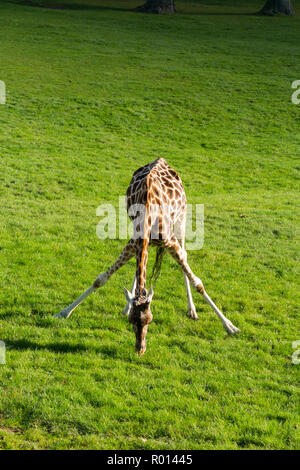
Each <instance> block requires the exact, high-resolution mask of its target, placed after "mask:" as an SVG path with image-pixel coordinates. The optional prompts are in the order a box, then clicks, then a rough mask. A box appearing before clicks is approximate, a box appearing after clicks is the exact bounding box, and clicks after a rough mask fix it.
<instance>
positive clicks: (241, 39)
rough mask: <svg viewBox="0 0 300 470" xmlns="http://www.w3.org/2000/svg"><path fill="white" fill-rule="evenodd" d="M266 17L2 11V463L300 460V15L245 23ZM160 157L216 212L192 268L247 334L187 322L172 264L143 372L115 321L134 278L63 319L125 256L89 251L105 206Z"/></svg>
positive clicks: (211, 6)
mask: <svg viewBox="0 0 300 470" xmlns="http://www.w3.org/2000/svg"><path fill="white" fill-rule="evenodd" d="M263 1H264V0H262V1H261V2H252V1H251V2H250V0H249V1H248V2H247V1H242V0H241V1H240V2H239V5H237V3H238V2H227V7H226V8H225V7H224V2H221V0H220V2H218V1H214V2H213V1H209V0H207V1H206V2H202V1H198V2H196V1H194V2H193V3H186V2H178V11H179V14H177V15H175V16H155V15H147V14H146V15H145V14H138V13H135V12H134V11H130V10H128V9H127V8H128V7H130V8H132V7H134V6H136V5H138V4H139V3H141V2H138V1H136V2H134V1H132V2H125V1H123V2H121V1H119V2H112V1H111V2H108V1H104V0H103V1H96V0H89V1H87V2H84V1H83V0H81V1H79V0H72V1H69V2H68V1H64V2H62V1H61V2H58V1H57V0H51V1H50V0H49V2H46V1H44V2H43V1H41V0H40V1H39V2H32V3H39V4H43V3H44V4H47V3H48V4H51V5H52V6H53V5H55V4H59V3H60V4H61V3H63V4H64V5H67V4H68V3H69V4H73V6H72V8H71V9H68V8H66V9H59V10H57V9H53V8H51V9H48V8H35V7H30V6H25V5H24V4H22V2H14V3H13V2H7V1H2V2H1V4H0V25H1V28H0V40H1V48H0V80H3V81H4V82H5V83H6V87H7V104H6V105H0V140H1V172H0V180H1V184H0V201H1V212H0V263H1V290H0V340H2V341H4V342H5V344H6V348H7V354H6V364H5V365H0V390H1V394H0V448H2V449H11V448H17V449H24V448H25V449H31V448H33V449H71V448H82V449H88V448H90V449H92V448H96V449H102V448H103V449H114V448H116V449H221V448H226V449H238V448H246V449H249V448H259V449H262V448H269V449H283V448H285V449H296V448H299V442H300V422H299V421H300V420H299V408H300V406H299V405H300V402H299V398H300V394H299V376H300V365H297V364H293V363H292V359H291V356H292V353H293V349H292V342H293V341H296V340H299V339H300V331H299V310H298V306H299V286H298V285H297V280H299V232H298V239H297V225H298V227H299V204H297V203H299V186H298V185H299V177H298V174H299V169H300V164H299V154H300V152H299V145H300V132H299V129H300V105H298V106H296V105H293V104H292V102H291V93H292V89H291V83H292V82H293V81H294V80H299V79H300V67H299V63H300V50H299V27H300V20H299V14H300V11H299V8H298V16H296V17H295V18H285V17H278V18H277V17H276V18H263V17H259V16H252V15H247V14H240V13H249V12H253V11H256V10H258V9H259V7H261V6H262V4H263ZM18 3H19V4H18ZM23 3H24V2H23ZM294 5H295V6H296V9H297V2H295V0H294ZM226 13H227V14H226ZM228 13H230V14H228ZM159 156H162V157H164V158H166V160H167V161H168V163H169V164H170V165H171V166H173V167H174V168H175V169H176V170H178V172H179V173H180V175H181V177H182V179H183V182H184V185H185V189H186V193H187V197H188V199H189V202H192V203H204V205H205V244H204V248H203V249H202V250H201V251H196V252H190V253H189V260H190V265H191V267H192V268H193V270H194V271H195V273H196V274H197V275H198V276H199V277H201V279H202V280H203V282H204V285H205V286H206V289H207V291H208V293H209V294H210V295H211V297H212V298H213V299H214V300H215V302H216V304H217V305H218V306H220V308H222V310H223V311H224V313H225V315H228V317H229V318H230V319H231V320H232V322H233V323H234V324H235V325H236V326H238V327H239V328H240V329H241V333H240V335H239V336H237V337H233V338H229V337H228V336H227V335H226V333H225V331H224V330H223V328H222V325H221V323H220V322H219V320H218V319H217V317H216V316H215V315H214V313H213V312H212V310H211V309H210V308H209V306H208V305H206V304H204V302H203V301H202V299H201V297H200V296H197V294H196V293H195V294H194V301H195V304H196V308H197V312H198V315H199V321H198V322H193V321H192V320H190V319H189V318H188V317H187V315H186V299H185V289H184V284H183V279H182V275H181V272H180V270H179V269H178V267H177V266H176V265H175V263H174V262H173V260H171V258H170V259H169V258H167V257H166V258H165V261H164V264H163V268H162V274H161V277H160V278H159V280H158V282H157V284H156V287H155V295H154V300H153V303H152V312H153V317H154V320H153V322H152V324H151V325H150V327H149V333H148V336H147V339H148V341H147V346H148V348H147V352H146V354H145V355H144V356H143V357H141V358H140V357H137V356H136V354H135V352H134V336H133V333H132V331H131V326H130V325H129V323H128V322H127V321H126V319H125V318H124V317H123V316H122V315H121V311H122V310H123V307H124V304H125V299H124V296H123V292H122V286H123V285H126V286H127V287H128V288H129V287H130V285H131V282H132V277H133V273H134V261H131V262H130V263H129V265H128V266H126V267H124V268H122V270H120V271H119V272H118V273H117V274H116V275H115V276H114V277H113V278H112V279H111V280H110V282H109V284H107V285H106V286H105V287H104V288H103V289H101V290H100V291H99V292H98V293H96V294H94V296H91V297H90V298H88V299H87V300H86V301H85V303H84V304H82V305H81V306H80V307H79V308H78V309H77V310H76V311H75V312H74V314H73V316H72V317H71V318H70V319H68V320H65V321H62V320H58V319H55V318H54V317H53V315H54V314H56V313H57V312H59V311H60V310H61V309H62V308H64V307H65V306H67V305H68V304H69V303H70V302H71V301H72V300H74V299H75V298H76V297H78V295H79V294H81V293H82V291H83V290H84V289H85V288H87V287H88V286H89V285H90V284H91V282H92V281H93V280H94V279H95V278H96V276H97V275H98V274H99V273H101V272H103V270H105V269H106V268H107V267H108V266H109V265H110V264H111V263H112V262H113V261H114V260H115V259H116V257H117V256H118V255H119V253H120V251H121V249H122V247H123V245H124V240H106V241H102V240H99V239H98V238H97V237H96V226H97V223H98V222H99V217H96V208H97V207H98V206H99V205H100V204H102V203H104V202H112V203H114V204H115V205H116V206H117V204H118V198H119V195H123V194H125V191H126V188H127V185H128V183H129V181H130V178H131V175H132V173H133V171H134V170H135V169H136V168H137V167H139V166H141V165H143V164H145V163H148V162H149V161H152V160H154V159H156V158H157V157H159ZM152 262H153V253H152V254H151V257H150V265H149V267H151V264H152Z"/></svg>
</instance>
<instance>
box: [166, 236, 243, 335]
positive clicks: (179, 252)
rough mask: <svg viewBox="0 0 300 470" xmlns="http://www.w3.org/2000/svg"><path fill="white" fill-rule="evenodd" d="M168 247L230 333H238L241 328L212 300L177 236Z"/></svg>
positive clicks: (168, 243)
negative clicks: (191, 266)
mask: <svg viewBox="0 0 300 470" xmlns="http://www.w3.org/2000/svg"><path fill="white" fill-rule="evenodd" d="M166 248H167V249H168V251H169V252H170V253H171V255H172V256H173V258H174V259H175V260H176V261H177V263H178V264H179V266H180V267H181V269H182V271H183V272H184V273H185V274H186V275H187V277H188V278H189V280H190V281H191V284H192V286H193V287H194V288H195V289H196V290H197V292H199V293H200V294H201V295H202V297H203V298H204V300H205V301H206V302H207V303H208V305H210V306H211V308H212V309H213V311H214V312H215V313H216V314H217V315H218V317H219V318H220V320H221V322H222V325H223V327H224V328H225V330H226V331H227V332H228V333H229V334H230V335H234V334H235V333H238V332H239V331H240V330H239V329H238V328H237V327H236V326H234V325H233V324H232V323H231V321H230V320H228V318H226V317H225V315H223V313H222V312H221V310H219V309H218V307H217V306H216V305H215V303H214V302H213V301H212V300H211V298H210V297H209V295H208V294H207V293H206V291H205V289H204V286H203V283H202V281H201V279H199V277H197V276H195V274H194V273H193V271H192V270H191V268H190V266H189V264H188V262H187V256H186V252H185V250H183V248H181V246H180V244H179V243H178V240H177V239H176V237H175V236H174V237H172V239H171V240H169V241H168V242H167V243H166Z"/></svg>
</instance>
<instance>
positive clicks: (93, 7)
mask: <svg viewBox="0 0 300 470" xmlns="http://www.w3.org/2000/svg"><path fill="white" fill-rule="evenodd" d="M12 3H15V2H12ZM18 5H22V6H27V7H33V8H45V9H48V10H79V11H80V10H81V11H82V10H87V11H105V10H115V11H136V9H135V8H125V7H124V8H121V7H114V6H111V7H110V6H109V7H108V6H103V5H84V4H78V3H77V4H76V3H68V4H67V3H63V2H62V3H61V4H53V3H51V0H49V2H47V3H45V4H43V3H31V2H28V1H26V0H22V1H20V2H18ZM136 12H137V11H136Z"/></svg>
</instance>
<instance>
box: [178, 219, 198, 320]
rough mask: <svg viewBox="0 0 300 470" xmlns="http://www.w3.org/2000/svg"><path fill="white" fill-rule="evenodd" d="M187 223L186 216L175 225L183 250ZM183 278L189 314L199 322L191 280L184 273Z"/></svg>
mask: <svg viewBox="0 0 300 470" xmlns="http://www.w3.org/2000/svg"><path fill="white" fill-rule="evenodd" d="M185 223H186V218H185V214H184V215H183V217H182V218H181V220H179V221H178V222H177V223H176V224H175V233H177V231H178V237H179V240H178V241H179V243H180V246H181V248H182V249H183V250H184V242H185ZM184 253H185V254H186V251H185V250H184ZM183 278H184V284H185V290H186V296H187V303H188V314H189V317H190V318H192V319H193V320H199V318H198V315H197V312H196V307H195V304H194V302H193V296H192V292H191V286H190V281H189V278H188V277H187V275H186V273H185V272H184V271H183Z"/></svg>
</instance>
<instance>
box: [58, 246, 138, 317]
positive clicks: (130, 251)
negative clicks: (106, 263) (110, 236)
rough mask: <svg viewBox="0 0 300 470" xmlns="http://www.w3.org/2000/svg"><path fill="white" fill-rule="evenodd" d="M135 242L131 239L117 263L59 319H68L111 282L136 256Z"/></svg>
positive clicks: (61, 313)
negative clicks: (91, 295) (97, 291)
mask: <svg viewBox="0 0 300 470" xmlns="http://www.w3.org/2000/svg"><path fill="white" fill-rule="evenodd" d="M135 251H136V248H135V240H133V239H131V240H129V242H128V243H127V245H126V246H125V248H124V250H123V251H122V253H121V254H120V256H119V258H118V259H117V261H116V262H115V263H114V264H113V265H112V266H111V267H110V268H109V269H108V270H107V271H106V272H105V273H102V274H100V275H99V276H98V277H97V278H96V280H95V281H94V283H93V284H92V285H91V286H90V287H89V288H88V289H87V290H86V291H85V292H84V293H83V294H82V295H81V296H80V297H78V299H76V300H75V302H73V303H72V304H71V305H69V307H67V308H64V309H63V310H62V311H61V312H59V313H58V314H56V315H55V316H56V317H57V318H68V317H69V316H70V315H71V313H72V312H73V311H74V310H75V308H76V307H77V306H78V305H79V304H81V302H82V301H83V300H84V299H86V298H87V297H88V296H89V295H90V294H92V293H93V292H95V291H96V290H97V289H98V288H99V287H102V286H104V284H106V282H107V281H108V280H109V278H110V276H112V274H114V273H115V272H116V271H117V270H118V269H120V268H121V267H122V266H123V265H124V264H125V263H127V261H129V260H130V258H132V257H133V255H134V254H135Z"/></svg>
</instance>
